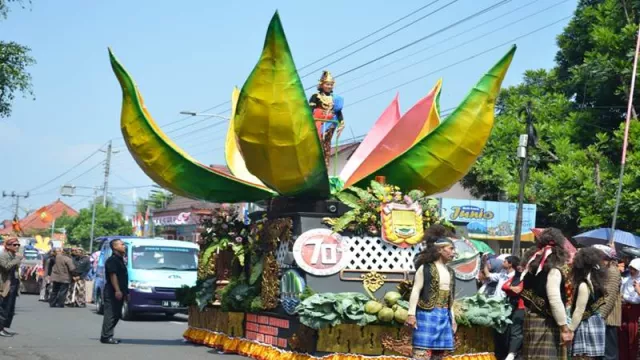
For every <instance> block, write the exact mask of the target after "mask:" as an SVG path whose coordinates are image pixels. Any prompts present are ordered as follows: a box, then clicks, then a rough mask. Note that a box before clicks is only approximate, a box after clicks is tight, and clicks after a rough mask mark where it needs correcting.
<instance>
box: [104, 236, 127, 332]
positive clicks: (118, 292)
mask: <svg viewBox="0 0 640 360" xmlns="http://www.w3.org/2000/svg"><path fill="white" fill-rule="evenodd" d="M109 245H110V246H111V251H112V252H113V255H111V257H109V259H108V260H107V262H106V263H105V266H104V272H105V274H104V275H105V286H104V295H103V299H104V318H103V320H102V334H100V342H101V343H103V344H119V343H120V341H119V340H116V339H114V338H113V330H114V329H115V327H116V325H117V324H118V320H120V316H121V315H122V306H123V304H124V301H125V299H127V297H128V296H129V274H127V266H126V265H125V263H124V254H125V246H124V243H123V242H122V240H119V239H116V240H112V241H111V243H110V244H109Z"/></svg>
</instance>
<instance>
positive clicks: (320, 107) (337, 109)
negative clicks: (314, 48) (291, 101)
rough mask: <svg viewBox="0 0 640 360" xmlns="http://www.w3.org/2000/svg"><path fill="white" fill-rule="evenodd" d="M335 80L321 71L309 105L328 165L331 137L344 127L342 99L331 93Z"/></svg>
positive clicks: (326, 72) (328, 73)
mask: <svg viewBox="0 0 640 360" xmlns="http://www.w3.org/2000/svg"><path fill="white" fill-rule="evenodd" d="M334 85H335V80H334V79H333V77H332V76H331V73H330V72H329V71H327V70H325V71H323V72H322V77H320V81H319V83H318V92H317V93H315V94H313V95H311V98H310V99H309V105H310V106H311V110H312V111H313V118H314V119H315V120H316V129H317V130H318V136H319V137H320V141H321V142H322V148H323V150H324V157H325V163H326V165H327V168H328V167H329V156H330V155H331V139H332V138H333V134H334V133H335V132H336V129H337V130H338V135H339V134H340V132H342V129H343V128H344V123H343V120H344V119H343V117H342V108H343V106H344V100H343V99H342V97H340V96H338V95H335V94H334V93H333V86H334Z"/></svg>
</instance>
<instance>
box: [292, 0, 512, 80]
mask: <svg viewBox="0 0 640 360" xmlns="http://www.w3.org/2000/svg"><path fill="white" fill-rule="evenodd" d="M458 1H459V0H453V1H450V2H448V3H447V4H445V5H443V6H441V7H439V8H437V9H436V10H434V11H432V12H430V13H428V14H426V15H424V16H422V17H419V18H417V19H416V20H414V21H412V22H410V23H408V24H406V25H403V26H401V27H400V28H398V29H396V30H394V31H392V32H390V33H388V34H387V35H385V36H383V37H381V38H378V39H376V40H374V41H372V42H370V43H368V44H367V45H364V46H362V47H359V48H358V49H356V50H354V51H352V52H350V53H348V54H347V55H344V56H341V57H339V58H338V59H336V60H334V61H332V62H330V63H328V64H326V65H324V66H321V67H319V68H317V69H314V70H312V71H310V72H308V73H307V74H305V75H302V76H301V77H300V78H301V79H304V78H306V77H307V76H309V75H312V74H315V73H317V72H318V71H320V70H322V69H324V68H326V67H327V66H331V65H333V64H335V63H337V62H340V61H342V60H344V59H346V58H348V57H350V56H351V55H354V54H357V53H359V52H360V51H362V50H364V49H366V48H368V47H369V46H371V45H374V44H377V43H379V42H380V41H382V40H384V39H386V38H388V37H390V36H392V35H395V34H396V33H398V32H400V31H402V30H404V29H406V28H408V27H409V26H412V25H415V24H416V23H418V22H420V21H422V20H424V19H426V18H428V17H429V16H431V15H433V14H436V13H438V12H439V11H441V10H443V9H446V8H447V7H449V6H451V5H453V4H455V3H456V2H458ZM505 1H510V0H505ZM434 2H435V1H434Z"/></svg>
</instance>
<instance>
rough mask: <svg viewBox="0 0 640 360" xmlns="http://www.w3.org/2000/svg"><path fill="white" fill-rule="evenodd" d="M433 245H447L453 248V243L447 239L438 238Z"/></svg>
mask: <svg viewBox="0 0 640 360" xmlns="http://www.w3.org/2000/svg"><path fill="white" fill-rule="evenodd" d="M433 244H434V245H435V246H447V245H451V246H453V241H451V239H447V238H439V239H438V240H436V241H435V242H434V243H433Z"/></svg>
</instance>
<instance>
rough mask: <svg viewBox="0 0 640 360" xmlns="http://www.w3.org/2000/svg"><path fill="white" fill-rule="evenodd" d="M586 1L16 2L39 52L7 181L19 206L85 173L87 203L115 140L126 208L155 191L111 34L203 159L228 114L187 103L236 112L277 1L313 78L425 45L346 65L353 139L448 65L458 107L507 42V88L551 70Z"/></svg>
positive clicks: (0, 142)
mask: <svg viewBox="0 0 640 360" xmlns="http://www.w3.org/2000/svg"><path fill="white" fill-rule="evenodd" d="M576 3H577V1H576V0H510V1H509V0H482V1H478V0H439V1H434V0H423V1H413V0H411V1H409V0H405V1H395V2H390V1H388V0H367V1H364V0H353V1H344V0H342V1H341V0H325V1H323V2H320V3H318V2H315V3H309V2H306V1H294V0H286V1H285V0H275V1H274V0H271V1H258V0H254V1H249V0H234V1H206V0H190V1H182V2H176V1H152V0H138V1H125V0H112V1H108V2H103V1H81V0H68V1H55V2H54V1H44V0H33V1H32V4H31V5H27V8H26V9H21V8H20V7H16V6H13V7H12V9H11V10H12V11H11V12H10V13H9V17H8V19H7V20H4V21H0V40H2V41H15V42H18V43H20V44H23V45H26V46H28V47H30V48H31V49H32V52H31V54H32V56H33V57H34V58H35V59H36V61H37V64H36V65H34V66H32V67H30V68H29V71H30V73H31V75H32V76H33V90H34V93H35V100H33V99H31V98H17V99H16V101H15V102H14V105H13V114H12V115H11V117H9V118H8V119H0V162H2V167H3V169H4V171H3V174H2V176H0V191H6V192H11V191H15V192H17V193H25V192H27V191H29V192H30V196H29V198H27V199H21V202H20V216H23V215H24V213H25V211H29V210H35V209H37V208H39V207H41V206H43V205H46V204H48V203H50V202H52V201H54V200H56V199H57V198H59V197H60V187H61V186H62V185H65V184H71V185H75V186H76V187H77V190H76V195H77V196H75V197H71V198H68V197H66V198H62V199H63V201H65V202H66V203H67V204H70V205H72V207H74V208H76V209H80V208H82V207H86V206H87V204H88V201H89V198H88V196H90V195H91V193H92V190H90V188H92V187H96V186H102V183H103V181H104V161H105V152H100V151H98V150H99V149H102V150H106V146H105V145H106V144H107V143H108V141H110V140H111V141H112V143H113V149H114V151H117V153H114V154H113V156H112V163H111V174H110V177H109V189H110V195H111V196H113V198H114V199H115V201H116V203H118V204H121V205H122V206H123V208H124V209H125V212H126V213H127V214H130V213H131V212H133V211H134V209H135V207H134V206H133V204H134V203H135V199H136V198H137V197H140V196H145V195H146V193H147V192H148V191H149V190H150V189H151V187H150V186H151V185H152V184H153V182H152V180H150V179H149V178H148V177H147V176H146V175H145V174H144V173H143V172H142V170H140V169H139V167H138V166H137V165H136V163H135V162H134V161H133V159H132V157H131V155H130V154H129V152H128V150H127V149H126V147H125V145H124V141H123V139H122V135H121V133H120V127H119V125H120V110H121V100H122V93H121V90H120V87H119V85H118V83H117V81H116V78H115V76H114V75H113V72H112V71H111V67H110V64H109V58H108V53H107V48H108V47H111V49H112V50H113V52H114V54H115V55H116V56H117V57H118V59H119V60H120V61H121V62H122V64H123V65H124V66H125V68H126V69H127V70H128V71H129V72H130V74H131V75H132V76H133V78H134V80H135V81H136V83H137V84H138V87H139V89H140V91H141V93H142V95H143V97H144V99H145V104H146V106H147V108H148V110H149V112H150V113H151V114H152V116H153V117H154V119H155V120H156V122H157V123H158V124H160V125H161V127H162V129H163V130H164V131H165V132H166V133H167V134H168V136H169V137H171V138H172V139H173V140H174V141H175V142H176V143H177V144H178V145H179V146H181V147H182V148H183V149H185V150H186V151H187V152H189V153H190V154H191V155H193V156H194V157H195V158H196V159H198V160H199V161H201V162H202V163H204V164H224V154H223V150H222V146H223V139H224V135H225V133H226V131H227V123H226V122H225V121H224V120H220V119H218V118H206V117H204V116H198V117H185V116H184V115H180V112H181V111H198V112H201V113H204V114H221V115H222V116H229V111H227V110H228V109H229V105H228V103H226V102H227V101H228V100H229V99H230V97H231V91H232V89H233V87H234V86H238V87H241V86H242V84H243V83H244V81H245V80H246V78H247V77H248V75H249V74H250V72H251V70H252V69H253V67H254V66H255V64H256V62H257V60H258V58H259V56H260V53H261V51H262V46H263V43H264V36H265V33H266V29H267V26H268V24H269V21H270V19H271V17H272V16H273V14H274V13H275V11H278V12H279V14H280V18H281V20H282V23H283V26H284V30H285V33H286V36H287V39H288V42H289V46H290V48H291V51H292V53H293V57H294V61H295V63H296V66H297V67H298V69H299V74H300V76H301V77H302V81H303V84H304V85H305V87H308V86H312V85H314V84H315V83H316V82H317V80H318V78H319V77H320V75H321V72H322V70H323V69H328V70H330V71H331V72H332V73H333V74H334V75H338V74H341V73H344V72H346V71H349V70H351V69H354V68H356V67H359V66H360V65H363V64H366V63H368V62H370V61H371V60H374V59H376V58H378V57H381V56H382V55H386V54H388V53H390V52H392V51H394V50H396V49H399V48H401V47H403V46H405V45H408V44H411V43H413V42H416V43H415V44H414V45H411V46H407V47H406V48H405V49H403V50H400V51H397V52H395V53H393V54H391V55H388V56H385V57H383V58H382V59H381V60H378V61H375V62H372V63H371V64H369V65H366V66H363V67H362V68H359V69H357V70H354V71H351V72H349V73H348V74H345V75H343V76H338V77H337V78H336V89H335V92H336V93H337V94H338V95H341V96H343V97H344V99H345V109H344V117H345V121H346V124H347V127H346V129H345V131H344V132H343V136H342V137H343V138H347V140H348V138H349V137H352V138H353V137H358V136H361V135H364V134H366V133H367V131H368V129H369V128H370V127H371V126H372V125H373V123H374V122H375V121H376V120H377V118H378V116H379V115H380V114H381V112H382V111H383V110H384V108H385V107H386V106H387V105H388V104H389V103H390V102H391V100H392V99H393V97H394V96H395V95H396V93H399V94H400V106H401V111H403V112H404V111H406V110H408V109H409V108H410V107H411V106H412V105H413V104H414V103H415V102H416V101H418V100H419V99H420V98H422V97H424V96H425V95H426V94H427V93H428V92H429V90H430V89H431V88H432V87H433V85H434V84H435V83H436V81H437V80H438V79H440V78H442V79H443V90H442V95H441V100H440V101H441V107H442V109H452V108H455V107H456V106H457V105H458V103H459V102H460V101H461V100H462V99H463V98H464V97H465V95H466V94H467V93H468V92H469V91H470V89H471V88H472V87H473V85H474V84H475V83H476V82H477V81H478V79H479V78H480V77H481V76H482V75H483V74H484V72H485V71H486V70H488V69H489V68H490V67H491V66H492V65H493V64H494V63H495V62H496V61H497V60H498V59H500V57H502V55H504V53H506V52H507V51H508V49H509V47H510V45H511V44H516V45H517V46H518V50H517V52H516V55H515V58H514V60H513V63H512V65H511V68H510V70H509V73H508V74H507V77H506V79H505V81H504V83H503V86H510V85H515V84H518V83H519V82H520V81H521V79H522V75H523V73H524V72H525V71H526V70H528V69H539V68H551V67H553V66H554V62H553V59H554V56H555V53H556V51H557V46H556V36H557V35H558V34H559V33H561V32H562V30H563V28H564V27H565V26H566V24H567V23H568V21H569V17H570V16H571V15H572V14H573V11H574V9H575V6H576ZM429 4H431V5H429ZM426 5H429V6H426ZM425 6H426V7H425ZM423 7H424V9H422V10H420V11H416V10H418V9H420V8H423ZM412 13H413V14H412ZM409 14H412V15H410V16H407V15H409ZM403 17H406V18H405V19H403V20H401V21H399V22H398V23H396V24H394V25H392V26H390V27H388V28H386V29H385V30H383V31H380V32H378V33H376V34H374V35H372V36H370V37H368V38H366V39H365V40H362V41H361V42H358V43H357V44H355V45H353V46H351V47H349V48H347V49H344V50H341V51H338V52H337V53H336V54H335V55H332V56H330V57H326V58H324V57H325V56H326V55H329V54H331V53H333V52H335V51H336V50H339V49H341V48H343V47H345V46H347V45H349V44H351V43H353V42H354V41H356V40H359V39H361V38H363V37H365V36H367V35H370V34H371V33H373V32H375V31H376V30H378V29H380V28H382V27H384V26H385V25H388V24H390V23H392V22H394V21H396V20H398V19H401V18H403ZM412 22H413V24H411V23H412ZM420 39H423V40H420ZM417 40H420V41H417ZM323 58H324V59H323ZM319 59H322V60H321V61H318V60H319ZM307 95H311V92H308V94H307ZM217 105H219V106H218V107H216V106H217ZM212 108H213V109H212ZM165 124H170V125H165ZM163 125H165V126H163ZM83 160H84V161H83ZM60 175H62V176H60ZM12 201H13V199H12V198H10V197H5V198H0V220H1V219H4V218H11V217H12V216H13V207H12Z"/></svg>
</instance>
